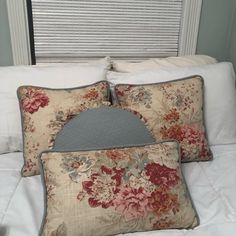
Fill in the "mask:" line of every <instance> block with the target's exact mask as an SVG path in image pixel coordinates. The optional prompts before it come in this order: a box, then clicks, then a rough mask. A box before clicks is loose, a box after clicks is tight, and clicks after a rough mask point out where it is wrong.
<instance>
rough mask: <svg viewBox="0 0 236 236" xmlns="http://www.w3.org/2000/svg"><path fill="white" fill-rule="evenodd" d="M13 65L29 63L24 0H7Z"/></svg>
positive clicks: (29, 55)
mask: <svg viewBox="0 0 236 236" xmlns="http://www.w3.org/2000/svg"><path fill="white" fill-rule="evenodd" d="M7 11H8V19H9V27H10V35H11V45H12V54H13V62H14V65H30V64H31V50H30V39H29V27H28V16H27V6H26V1H25V0H7Z"/></svg>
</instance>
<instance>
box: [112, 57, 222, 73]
mask: <svg viewBox="0 0 236 236" xmlns="http://www.w3.org/2000/svg"><path fill="white" fill-rule="evenodd" d="M216 62H217V60H216V59H215V58H213V57H209V56H206V55H191V56H181V57H167V58H152V59H148V60H145V61H141V62H129V61H124V60H123V61H122V60H115V61H113V62H112V68H113V70H114V71H118V72H138V71H142V70H154V69H155V70H157V69H166V68H177V67H188V66H200V65H205V64H213V63H216Z"/></svg>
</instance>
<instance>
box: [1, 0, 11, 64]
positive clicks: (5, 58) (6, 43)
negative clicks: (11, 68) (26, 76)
mask: <svg viewBox="0 0 236 236" xmlns="http://www.w3.org/2000/svg"><path fill="white" fill-rule="evenodd" d="M10 40H11V39H10V32H9V24H8V16H7V7H6V0H0V66H8V65H12V64H13V59H12V49H11V42H10Z"/></svg>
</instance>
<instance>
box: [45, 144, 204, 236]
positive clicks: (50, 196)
mask: <svg viewBox="0 0 236 236" xmlns="http://www.w3.org/2000/svg"><path fill="white" fill-rule="evenodd" d="M41 164H42V168H43V171H41V174H42V178H43V183H44V187H45V194H46V196H45V200H46V202H45V206H46V209H45V218H44V219H43V223H42V227H41V233H42V234H43V235H44V236H47V235H59V232H60V233H63V234H60V235H73V236H76V235H81V236H87V235H93V236H106V235H113V234H119V233H129V232H135V231H149V230H158V229H173V228H177V229H183V228H193V227H195V226H197V225H198V223H199V220H198V217H197V213H196V211H195V209H194V207H193V204H192V202H191V199H190V195H189V192H188V190H187V187H186V185H185V182H184V179H183V175H182V173H181V169H180V163H179V148H178V143H177V142H175V141H168V142H162V143H155V144H150V145H149V144H148V145H144V146H136V147H126V148H116V149H104V150H92V151H76V152H54V151H47V152H43V153H42V155H41Z"/></svg>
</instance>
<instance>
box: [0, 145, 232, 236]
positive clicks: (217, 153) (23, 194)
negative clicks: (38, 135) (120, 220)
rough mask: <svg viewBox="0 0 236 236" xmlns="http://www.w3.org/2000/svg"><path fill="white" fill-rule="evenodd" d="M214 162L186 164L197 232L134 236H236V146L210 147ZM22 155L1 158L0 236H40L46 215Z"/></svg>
mask: <svg viewBox="0 0 236 236" xmlns="http://www.w3.org/2000/svg"><path fill="white" fill-rule="evenodd" d="M211 149H212V151H213V154H214V160H213V161H211V162H199V163H186V164H183V172H184V175H185V178H186V181H187V184H188V186H189V190H190V193H191V195H192V198H193V201H194V204H195V206H196V209H197V212H198V214H199V217H200V226H198V227H197V228H195V229H194V230H165V231H163V230H162V231H152V232H143V233H134V234H127V235H130V236H131V235H132V236H154V235H155V236H235V235H236V144H231V145H221V146H220V145H218V146H213V147H211ZM22 165H23V158H22V153H9V154H3V155H0V235H1V236H3V235H4V236H34V235H38V231H39V228H40V224H41V220H42V216H43V207H44V204H43V188H42V185H41V179H40V176H34V177H28V178H22V177H21V176H20V169H21V166H22Z"/></svg>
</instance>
